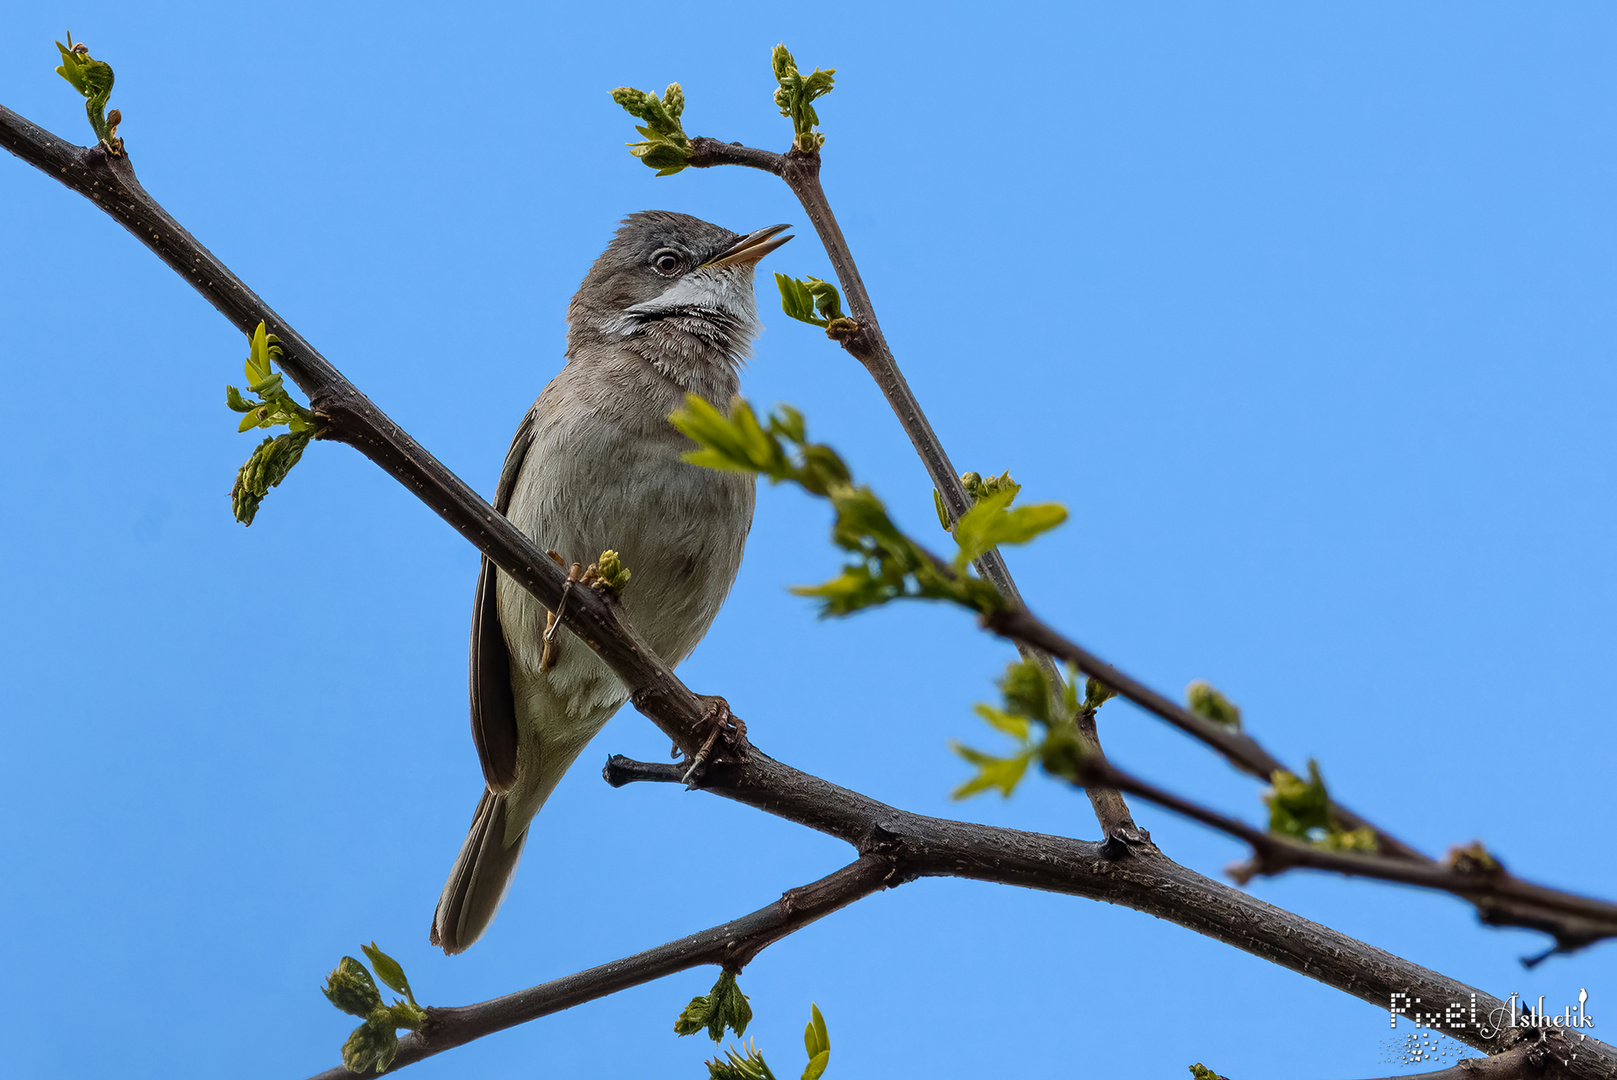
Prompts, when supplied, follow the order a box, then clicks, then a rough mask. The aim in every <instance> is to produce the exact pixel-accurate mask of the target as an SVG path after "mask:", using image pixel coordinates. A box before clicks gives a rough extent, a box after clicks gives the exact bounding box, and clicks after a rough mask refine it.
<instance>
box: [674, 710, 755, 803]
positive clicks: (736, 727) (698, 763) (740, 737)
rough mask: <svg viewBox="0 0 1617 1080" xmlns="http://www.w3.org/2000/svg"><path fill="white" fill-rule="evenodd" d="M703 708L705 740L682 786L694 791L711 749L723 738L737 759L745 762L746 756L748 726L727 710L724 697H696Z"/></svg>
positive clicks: (686, 773)
mask: <svg viewBox="0 0 1617 1080" xmlns="http://www.w3.org/2000/svg"><path fill="white" fill-rule="evenodd" d="M697 696H698V697H699V698H701V699H702V702H703V703H704V705H705V706H706V707H705V708H704V709H703V710H702V720H701V726H702V727H709V728H710V730H709V731H708V733H707V738H705V739H703V740H702V748H701V749H700V750H698V751H697V752H696V756H695V757H694V758H692V759H691V767H690V768H689V769H686V770H685V776H684V780H685V786H686V787H688V788H694V787H696V786H697V784H698V782H699V781H700V780H701V778H702V770H703V769H704V768H705V767H706V766H707V763H708V760H709V756H710V755H711V754H712V753H713V747H714V745H715V744H716V743H718V741H719V740H720V739H721V738H723V739H724V740H725V742H726V743H728V744H729V745H730V746H731V748H732V749H734V750H735V754H736V757H737V758H738V759H740V760H743V761H744V760H746V757H747V725H746V722H745V721H743V720H742V719H741V717H739V716H737V715H736V714H735V713H733V712H731V711H730V703H729V702H728V701H725V700H724V699H723V698H721V697H718V696H716V695H711V694H698V695H697Z"/></svg>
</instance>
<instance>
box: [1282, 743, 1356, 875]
mask: <svg viewBox="0 0 1617 1080" xmlns="http://www.w3.org/2000/svg"><path fill="white" fill-rule="evenodd" d="M1270 783H1271V784H1272V785H1273V786H1272V787H1270V789H1269V790H1268V791H1267V792H1265V793H1264V796H1263V801H1264V802H1265V803H1267V804H1268V806H1269V831H1270V832H1272V833H1276V834H1278V835H1280V836H1289V837H1291V838H1292V839H1293V840H1302V841H1304V842H1306V843H1309V844H1312V845H1314V846H1315V847H1318V848H1324V849H1326V850H1328V851H1363V852H1367V853H1370V854H1374V853H1375V852H1376V850H1377V849H1378V845H1377V843H1376V833H1375V830H1374V829H1371V828H1367V827H1366V828H1358V829H1347V828H1344V827H1343V826H1342V823H1341V822H1340V821H1338V820H1337V817H1336V811H1335V809H1334V808H1333V807H1332V806H1331V797H1330V795H1329V794H1328V793H1327V792H1326V790H1325V780H1324V779H1323V778H1322V777H1321V776H1320V773H1319V762H1317V761H1315V760H1314V759H1313V758H1309V759H1308V779H1307V780H1306V781H1304V780H1302V779H1301V778H1300V777H1298V776H1297V775H1296V774H1294V773H1290V772H1287V771H1286V770H1285V769H1276V770H1275V771H1274V775H1273V776H1271V777H1270Z"/></svg>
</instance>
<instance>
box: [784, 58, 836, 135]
mask: <svg viewBox="0 0 1617 1080" xmlns="http://www.w3.org/2000/svg"><path fill="white" fill-rule="evenodd" d="M770 62H771V64H772V65H773V66H774V69H775V81H776V82H777V83H779V84H780V89H778V90H776V91H775V105H776V106H777V107H778V108H779V109H780V114H781V115H782V116H785V117H790V118H791V121H792V145H793V146H794V147H796V148H797V150H798V152H799V153H803V154H812V153H816V152H817V151H818V150H819V149H820V147H822V146H824V145H825V136H824V135H822V134H820V133H819V132H817V131H815V130H814V128H815V127H816V126H817V125H818V124H819V122H820V117H819V114H818V113H816V112H815V111H814V100H815V99H816V98H821V97H824V96H825V95H826V94H829V93H830V92H831V88H832V83H833V81H834V80H833V79H832V76H833V75H835V74H836V73H837V69H836V68H827V69H826V70H824V71H821V70H820V69H819V68H815V69H814V71H813V73H812V74H809V75H803V74H801V73H800V72H799V71H798V70H797V61H796V60H794V59H793V58H792V54H791V53H790V52H788V51H787V50H786V46H785V45H783V44H782V45H776V46H775V51H774V53H773V54H772V55H771V57H770Z"/></svg>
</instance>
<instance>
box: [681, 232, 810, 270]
mask: <svg viewBox="0 0 1617 1080" xmlns="http://www.w3.org/2000/svg"><path fill="white" fill-rule="evenodd" d="M790 228H791V226H790V225H771V226H769V227H768V228H767V229H759V230H758V231H757V232H750V233H748V234H747V235H746V236H743V237H742V238H741V239H739V240H737V241H736V242H735V243H733V244H731V245H730V246H729V247H727V248H725V249H724V250H723V251H721V252H719V253H718V254H717V255H715V256H713V257H712V258H711V259H709V260H708V261H707V262H705V263H703V264H702V265H703V266H754V265H756V264H757V262H758V260H759V259H761V258H763V257H764V256H765V255H768V254H769V253H770V252H771V251H774V250H775V249H776V248H778V247H780V246H781V245H782V244H784V243H785V242H786V241H788V240H790V239H791V237H790V236H781V235H779V234H780V233H782V232H785V231H786V230H787V229H790Z"/></svg>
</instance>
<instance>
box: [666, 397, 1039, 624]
mask: <svg viewBox="0 0 1617 1080" xmlns="http://www.w3.org/2000/svg"><path fill="white" fill-rule="evenodd" d="M669 420H670V421H671V422H672V423H673V425H674V426H675V427H676V428H678V429H679V430H680V431H682V432H684V433H685V434H686V435H687V436H689V437H690V438H691V439H692V440H693V441H695V442H696V444H697V446H698V447H699V449H696V450H692V451H690V452H688V453H687V454H685V460H686V461H688V462H690V463H691V464H693V465H703V466H706V467H708V468H711V469H727V470H730V471H733V472H748V473H757V474H760V475H763V476H767V477H768V478H769V479H770V480H771V481H772V482H775V483H780V482H782V481H789V482H791V483H795V484H798V485H799V486H801V487H802V488H803V489H804V490H805V491H808V492H810V493H811V494H814V495H818V496H820V497H821V498H824V499H826V500H828V501H829V502H830V503H831V505H832V507H833V509H835V511H836V521H835V523H834V524H833V525H832V529H831V540H832V542H833V543H835V544H836V545H837V546H838V547H840V548H842V549H843V550H844V551H846V552H849V553H850V554H851V555H853V556H854V559H853V561H852V562H850V563H848V564H846V565H844V566H843V568H842V573H841V574H840V575H838V576H837V577H835V578H832V579H831V580H830V581H827V582H824V583H822V584H819V585H811V586H798V587H796V588H794V589H792V592H793V593H795V594H796V595H798V596H812V597H816V598H818V599H819V601H820V605H821V607H820V613H821V614H822V615H827V616H830V615H847V614H850V613H851V612H855V611H860V610H862V609H864V608H868V607H874V606H876V605H879V604H885V603H887V602H889V601H891V600H898V599H923V600H948V601H952V602H953V603H956V604H959V605H961V606H962V607H966V608H969V609H970V610H972V611H975V612H978V613H986V612H989V611H994V610H997V609H999V608H1001V607H1003V606H1004V603H1005V601H1004V600H1003V599H1002V598H1001V597H1000V595H999V593H998V592H997V591H996V590H995V589H994V587H993V586H992V585H990V584H989V583H988V582H986V581H984V580H982V579H981V578H979V577H977V576H975V575H974V574H973V573H972V572H971V563H972V561H973V560H974V559H976V558H978V557H979V556H981V555H982V554H983V552H985V551H987V550H988V548H990V547H992V546H993V545H994V544H1018V543H1023V542H1025V541H1027V540H1031V539H1032V538H1033V537H1034V536H1036V535H1038V534H1039V533H1040V532H1043V531H1044V530H1045V529H1048V528H1051V527H1053V526H1054V525H1057V524H1059V523H1060V522H1061V521H1062V520H1064V519H1065V518H1066V516H1067V512H1066V510H1064V509H1063V508H1061V507H1060V506H1058V505H1056V504H1054V503H1046V504H1043V505H1040V506H1029V507H1024V508H1022V509H1020V510H1015V511H1011V510H1009V509H1008V503H1009V501H1010V499H1009V497H1008V495H1009V494H1012V493H1006V495H1005V496H1004V497H1001V496H996V497H995V499H985V500H984V501H983V502H981V503H979V504H978V505H977V506H975V507H973V508H972V510H971V511H970V512H969V513H967V514H966V515H964V516H963V517H962V518H961V519H960V525H959V527H958V528H957V529H956V531H955V536H956V540H957V541H958V542H959V544H960V550H959V551H958V552H957V553H956V555H955V559H954V561H953V563H952V564H945V563H943V562H941V561H940V560H939V559H937V558H935V557H934V556H932V555H931V554H930V553H928V552H927V551H926V550H925V549H923V548H922V547H921V546H920V545H919V544H917V543H916V542H915V541H914V540H911V539H910V538H909V537H908V536H907V535H905V534H904V532H903V531H902V530H901V529H899V527H898V526H897V525H895V524H894V523H893V520H892V518H891V517H889V516H888V514H887V508H886V507H885V506H883V505H882V501H881V500H880V499H878V498H877V497H876V496H875V495H874V494H873V493H872V492H871V490H870V489H869V488H868V487H864V486H863V485H859V486H855V485H854V483H853V482H852V480H851V478H850V475H849V472H848V467H847V465H846V464H844V463H843V461H842V458H841V457H839V456H838V455H837V453H836V451H834V450H832V449H831V448H830V447H829V446H825V445H823V444H821V443H811V442H809V441H808V439H807V436H806V435H805V433H804V426H803V415H802V414H801V413H799V412H798V411H797V410H796V409H793V408H792V407H791V406H789V405H782V406H780V407H779V409H778V411H777V412H775V413H773V414H772V415H771V416H770V417H769V420H768V423H767V425H765V424H760V423H759V422H758V418H757V416H756V415H755V414H754V413H753V411H752V407H751V406H749V405H748V404H747V403H746V401H744V400H743V399H741V398H736V399H735V400H734V401H733V402H731V407H730V415H729V416H725V415H724V414H722V413H720V412H719V411H718V410H717V409H716V408H714V407H713V406H712V405H711V404H709V403H708V402H707V401H706V400H704V399H703V398H701V397H698V396H697V395H695V394H687V395H686V397H685V408H683V409H681V410H680V411H678V412H676V413H674V414H673V415H671V416H670V417H669ZM996 499H997V500H998V501H996Z"/></svg>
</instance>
